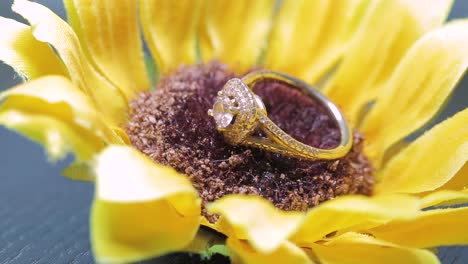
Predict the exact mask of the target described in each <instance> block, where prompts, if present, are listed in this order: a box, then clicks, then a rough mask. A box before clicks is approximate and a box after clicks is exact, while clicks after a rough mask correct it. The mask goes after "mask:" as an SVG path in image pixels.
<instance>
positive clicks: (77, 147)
mask: <svg viewBox="0 0 468 264" xmlns="http://www.w3.org/2000/svg"><path fill="white" fill-rule="evenodd" d="M0 100H2V103H1V106H0V111H1V114H0V115H1V117H0V123H1V124H3V125H5V126H7V127H8V128H10V129H14V130H16V131H18V132H20V133H22V134H24V135H25V136H27V137H29V138H31V139H33V140H35V141H37V142H38V143H40V144H42V145H44V147H45V149H46V150H47V152H48V153H49V155H50V157H51V159H52V160H57V159H60V158H63V157H64V156H65V155H66V154H67V153H68V152H73V153H74V154H75V156H76V163H74V164H72V165H71V167H69V168H67V169H66V170H65V171H64V174H65V176H68V177H71V178H74V179H79V180H92V178H93V177H92V176H91V175H90V174H89V173H87V164H85V162H86V161H89V160H90V159H92V157H93V155H94V154H95V153H96V152H98V151H99V150H101V149H102V148H103V147H104V144H105V143H116V144H122V143H124V142H123V140H122V139H121V138H120V137H119V136H118V135H117V134H115V133H114V132H113V131H112V130H111V129H110V128H109V127H108V126H107V125H106V124H105V122H104V121H103V120H102V119H101V118H100V116H99V115H98V113H97V112H96V110H95V108H94V107H93V105H92V103H91V101H90V100H89V99H88V98H87V96H86V95H84V94H83V93H82V92H81V91H79V90H78V89H77V88H75V87H74V86H73V85H72V84H71V83H70V81H69V80H68V79H66V78H64V77H61V76H47V77H42V78H39V79H36V80H34V81H31V82H28V83H25V84H22V85H19V86H17V87H15V88H12V89H10V90H7V91H5V92H3V93H1V94H0Z"/></svg>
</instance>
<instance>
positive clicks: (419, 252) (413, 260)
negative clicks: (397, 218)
mask: <svg viewBox="0 0 468 264" xmlns="http://www.w3.org/2000/svg"><path fill="white" fill-rule="evenodd" d="M425 233H427V231H425ZM312 250H313V251H314V253H315V254H316V255H317V257H318V258H319V259H320V263H323V264H357V263H359V264H374V263H380V264H387V263H388V264H395V263H399V264H400V263H401V264H430V263H439V261H438V259H437V257H436V256H435V255H434V253H432V252H430V251H429V250H424V249H415V248H406V247H402V246H399V245H395V244H392V243H388V242H384V241H380V240H377V239H374V238H372V237H371V236H367V235H362V234H356V233H347V234H344V235H342V236H339V237H336V238H334V239H331V240H328V241H326V242H325V243H323V244H314V245H313V246H312Z"/></svg>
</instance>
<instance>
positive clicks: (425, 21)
mask: <svg viewBox="0 0 468 264" xmlns="http://www.w3.org/2000/svg"><path fill="white" fill-rule="evenodd" d="M452 2H453V1H452V0H430V1H428V0H397V1H373V5H372V7H371V8H370V10H369V12H368V16H367V17H366V18H365V21H363V23H362V25H361V26H360V28H359V30H358V32H357V33H356V36H355V37H354V38H353V39H352V41H351V43H350V47H349V48H348V49H347V51H346V55H345V56H344V58H343V60H342V61H341V63H340V65H339V68H338V70H337V71H336V73H335V74H334V76H333V77H332V79H331V81H330V82H329V83H328V84H327V85H326V87H325V93H326V94H327V95H328V96H329V97H330V98H331V99H332V100H333V101H334V102H335V103H336V104H338V105H339V106H340V107H341V109H342V110H343V111H344V112H345V113H346V114H347V115H348V118H349V119H350V121H351V123H353V124H356V123H357V121H358V120H357V118H358V116H359V113H360V110H361V108H362V107H363V106H364V105H366V104H367V103H368V102H369V101H370V100H372V99H374V98H375V97H376V95H377V94H379V93H380V91H381V89H382V85H383V84H385V82H387V81H388V79H389V78H390V77H391V76H392V73H393V71H394V70H395V68H396V66H397V65H398V63H399V61H400V59H401V58H402V57H403V55H404V54H405V53H406V52H407V50H408V49H409V48H410V47H411V45H412V44H413V43H414V42H415V41H416V40H417V39H418V38H419V37H421V36H422V35H423V34H424V33H425V32H427V31H429V30H431V29H433V28H436V27H438V26H440V25H441V24H442V23H443V22H444V20H445V19H446V17H447V15H448V12H449V10H450V7H451V5H452ZM396 18H397V19H396ZM418 63H419V64H418V67H417V68H419V69H421V70H424V69H426V67H427V66H426V64H424V63H422V62H420V61H418ZM421 65H424V67H421ZM412 70H413V71H414V70H415V69H414V68H413V69H412ZM392 111H393V110H392ZM395 113H398V111H395Z"/></svg>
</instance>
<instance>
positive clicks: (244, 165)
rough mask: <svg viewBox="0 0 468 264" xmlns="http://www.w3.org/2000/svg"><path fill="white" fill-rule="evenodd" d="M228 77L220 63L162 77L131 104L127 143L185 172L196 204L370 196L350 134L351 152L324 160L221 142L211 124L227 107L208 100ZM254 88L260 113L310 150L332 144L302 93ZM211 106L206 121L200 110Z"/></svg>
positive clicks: (367, 174) (358, 143) (326, 124)
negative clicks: (247, 197)
mask: <svg viewBox="0 0 468 264" xmlns="http://www.w3.org/2000/svg"><path fill="white" fill-rule="evenodd" d="M232 77H235V74H234V73H232V72H231V71H229V69H228V68H227V67H226V66H224V65H222V64H220V63H217V62H212V63H208V64H201V65H196V66H190V67H182V68H180V69H179V70H177V71H176V72H174V73H172V74H171V75H169V76H167V77H164V78H162V80H161V81H160V82H159V83H158V85H157V88H156V89H155V90H154V91H153V92H151V93H144V94H141V95H140V96H139V97H138V98H137V99H136V100H134V101H133V102H132V103H131V108H132V111H131V119H130V122H129V123H128V125H127V132H128V134H129V136H130V139H131V141H132V143H133V145H134V146H135V147H136V148H138V149H139V150H140V151H142V152H143V153H145V154H146V155H148V156H149V157H151V158H152V159H153V160H154V161H155V162H157V163H161V164H164V165H168V166H171V167H173V168H175V169H176V170H177V171H179V172H181V173H184V174H185V175H187V176H188V177H189V178H190V180H191V181H192V183H193V186H194V187H195V188H196V189H197V190H198V192H199V194H200V197H201V198H202V200H203V205H205V204H206V203H208V202H211V201H214V200H216V199H219V198H220V197H222V196H224V195H227V194H232V193H236V194H251V195H260V196H262V197H264V198H266V199H268V200H270V201H271V202H272V203H273V204H274V205H275V206H276V207H278V208H280V209H283V210H306V209H308V208H311V207H313V206H315V205H317V204H319V203H321V202H324V201H326V200H329V199H333V198H335V197H337V196H339V195H345V194H364V195H370V194H372V188H373V183H374V180H373V175H372V174H373V170H372V166H371V164H370V162H369V161H368V159H367V158H366V157H365V155H364V154H363V153H362V151H361V149H362V141H363V139H362V137H361V135H360V134H359V133H358V132H355V133H354V145H353V148H352V150H351V151H350V152H349V153H348V154H347V155H346V156H345V157H343V158H341V159H338V160H329V161H323V160H317V161H310V160H300V159H296V158H290V157H286V156H283V155H280V154H277V153H272V152H268V151H264V150H260V149H253V148H248V147H244V146H234V145H229V144H227V143H226V142H225V140H224V139H223V136H222V134H221V133H220V132H219V131H218V130H217V129H216V123H218V124H222V125H226V126H228V125H229V124H230V123H231V122H232V119H233V115H232V111H230V110H229V109H228V108H229V105H230V104H226V102H222V101H216V95H217V93H218V91H219V90H220V89H221V88H222V87H223V85H224V84H225V83H226V81H227V80H229V79H230V78H232ZM254 91H255V93H256V94H257V95H258V96H259V97H260V98H261V99H262V100H263V102H264V103H265V107H266V110H267V112H268V116H269V117H270V118H271V119H272V120H273V121H274V122H275V123H276V124H277V125H278V126H280V127H281V128H282V129H283V130H285V131H286V132H288V133H289V134H290V135H291V136H293V137H294V138H296V139H297V140H299V141H301V142H304V143H307V144H309V145H311V146H314V147H318V148H333V147H334V146H336V145H337V144H338V143H339V141H340V133H339V131H338V128H337V125H336V123H335V122H334V121H333V119H332V118H331V117H330V116H329V115H328V114H327V112H326V110H325V109H324V108H323V106H322V105H320V104H318V103H317V102H315V101H314V100H313V99H311V98H310V97H308V96H305V95H303V94H302V93H300V92H298V91H296V90H294V89H291V88H290V87H288V86H287V85H285V84H282V83H278V82H274V81H264V82H262V83H259V84H258V85H257V86H256V87H255V88H254ZM215 102H216V103H215ZM214 103H215V104H214ZM213 104H214V105H213ZM213 106H214V109H213V113H212V114H213V117H214V118H213V117H211V116H209V115H208V114H207V111H208V109H212V108H213ZM259 135H260V133H259ZM260 136H261V135H260ZM204 215H205V216H207V218H208V219H209V220H214V219H215V218H214V217H213V216H210V215H207V214H206V213H204Z"/></svg>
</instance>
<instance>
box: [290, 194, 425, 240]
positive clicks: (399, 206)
mask: <svg viewBox="0 0 468 264" xmlns="http://www.w3.org/2000/svg"><path fill="white" fill-rule="evenodd" d="M418 213H419V201H418V199H417V198H415V197H410V196H403V195H387V196H383V195H381V196H374V197H365V196H351V195H350V196H342V197H338V198H336V199H335V200H331V201H328V202H325V203H322V204H320V205H319V206H317V207H315V208H313V209H311V210H310V211H309V212H308V213H307V216H306V218H305V220H304V221H303V223H302V224H301V226H300V227H299V228H298V230H297V231H296V233H295V234H294V235H293V236H292V237H291V238H290V240H291V241H294V242H295V243H296V244H299V245H303V244H306V245H307V244H310V243H312V242H314V241H317V240H320V239H322V238H324V237H325V236H326V235H328V234H330V233H334V232H340V231H342V230H353V229H355V230H360V229H366V228H369V227H373V226H378V225H381V224H384V223H387V222H389V221H391V220H393V219H406V218H412V217H414V216H415V215H417V214H418Z"/></svg>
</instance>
